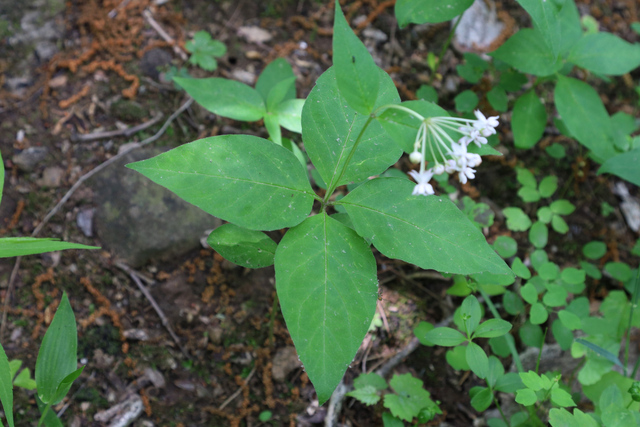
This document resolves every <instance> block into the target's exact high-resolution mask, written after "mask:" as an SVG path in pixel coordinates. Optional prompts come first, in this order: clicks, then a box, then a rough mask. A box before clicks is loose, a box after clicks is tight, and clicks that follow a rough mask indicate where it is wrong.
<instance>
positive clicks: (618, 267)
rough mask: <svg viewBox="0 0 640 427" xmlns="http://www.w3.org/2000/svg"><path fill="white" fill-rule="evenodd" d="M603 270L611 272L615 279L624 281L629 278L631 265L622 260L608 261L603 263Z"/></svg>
mask: <svg viewBox="0 0 640 427" xmlns="http://www.w3.org/2000/svg"><path fill="white" fill-rule="evenodd" d="M604 271H606V272H607V273H609V274H611V277H613V278H614V279H615V280H619V281H621V282H626V281H627V280H629V279H631V267H629V265H628V264H625V263H624V262H608V263H606V264H605V265H604Z"/></svg>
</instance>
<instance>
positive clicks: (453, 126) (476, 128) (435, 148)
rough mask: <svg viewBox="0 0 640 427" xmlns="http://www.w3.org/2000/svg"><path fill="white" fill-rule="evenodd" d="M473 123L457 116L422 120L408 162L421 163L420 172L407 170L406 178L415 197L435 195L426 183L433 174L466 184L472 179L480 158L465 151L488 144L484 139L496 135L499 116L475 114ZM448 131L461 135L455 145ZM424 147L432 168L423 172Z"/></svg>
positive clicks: (478, 112) (477, 112) (480, 160)
mask: <svg viewBox="0 0 640 427" xmlns="http://www.w3.org/2000/svg"><path fill="white" fill-rule="evenodd" d="M474 114H475V116H476V120H470V119H462V118H457V117H430V118H428V119H423V121H422V124H421V125H420V128H419V129H418V134H417V135H416V142H415V144H414V149H413V152H412V153H411V155H410V156H409V159H410V160H411V161H412V162H413V163H420V172H417V171H410V172H409V175H410V176H411V177H412V178H413V179H414V180H415V181H416V183H417V185H416V186H415V188H414V189H413V193H412V194H414V195H416V194H419V195H424V196H426V195H428V194H435V193H434V191H433V187H432V186H431V184H429V181H431V178H433V175H440V174H442V173H444V172H446V173H448V174H452V173H454V172H457V173H458V179H460V182H461V183H463V184H465V183H466V182H467V180H469V179H473V178H475V172H476V171H475V169H473V168H475V167H476V166H478V165H480V163H482V158H480V155H478V154H475V153H469V152H467V147H468V145H469V144H471V143H472V142H473V143H474V144H476V145H477V146H478V147H480V146H482V145H483V144H486V143H487V137H488V136H491V135H493V134H495V133H496V129H495V128H496V126H498V116H493V117H489V118H487V117H485V116H484V114H482V113H481V112H480V111H478V110H476V111H474ZM446 130H450V131H453V132H456V133H458V134H460V135H462V136H461V138H460V139H459V140H458V142H455V141H454V140H453V139H452V138H451V136H450V135H449V134H448V133H447V132H446ZM427 146H428V148H429V151H430V153H431V157H432V158H433V161H434V165H433V167H431V168H429V169H425V154H426V150H427Z"/></svg>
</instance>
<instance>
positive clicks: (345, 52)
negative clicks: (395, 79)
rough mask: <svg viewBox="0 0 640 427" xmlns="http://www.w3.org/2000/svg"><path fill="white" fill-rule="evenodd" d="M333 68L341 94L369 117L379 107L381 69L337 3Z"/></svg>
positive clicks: (351, 104)
mask: <svg viewBox="0 0 640 427" xmlns="http://www.w3.org/2000/svg"><path fill="white" fill-rule="evenodd" d="M333 65H334V67H333V68H334V70H335V74H336V80H337V84H338V89H339V90H340V94H341V95H342V97H344V99H345V101H346V102H347V103H348V104H349V106H350V107H351V108H353V109H354V110H356V111H357V112H358V113H360V114H364V115H367V114H370V113H371V112H372V111H373V109H374V107H375V105H376V104H377V103H378V102H377V100H378V90H379V87H380V82H379V80H380V69H379V68H378V66H377V65H376V63H375V62H374V61H373V58H372V57H371V54H370V53H369V51H368V50H367V48H366V47H365V46H364V44H363V43H362V41H361V40H360V39H359V38H358V36H356V35H355V33H354V32H353V30H352V29H351V27H350V26H349V23H348V22H347V20H346V19H345V17H344V14H343V13H342V9H341V7H340V3H338V1H337V0H336V2H335V14H334V22H333Z"/></svg>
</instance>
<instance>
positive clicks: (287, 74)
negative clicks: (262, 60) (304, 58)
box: [256, 58, 296, 103]
mask: <svg viewBox="0 0 640 427" xmlns="http://www.w3.org/2000/svg"><path fill="white" fill-rule="evenodd" d="M291 77H294V78H295V75H294V74H293V70H292V69H291V65H289V63H288V62H287V60H286V59H284V58H278V59H276V60H274V61H272V62H270V63H269V65H267V66H266V67H265V69H264V70H263V71H262V73H261V74H260V77H258V81H257V82H256V91H257V92H258V93H259V94H260V96H261V97H262V99H263V100H264V102H265V103H266V102H267V99H268V97H269V92H271V89H272V88H274V87H275V86H276V85H277V84H278V83H280V82H281V81H283V80H287V79H290V78H291ZM295 97H296V87H295V85H291V86H290V87H289V88H288V91H287V92H286V95H285V97H284V100H288V99H293V98H295Z"/></svg>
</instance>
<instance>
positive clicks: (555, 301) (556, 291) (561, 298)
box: [542, 284, 569, 307]
mask: <svg viewBox="0 0 640 427" xmlns="http://www.w3.org/2000/svg"><path fill="white" fill-rule="evenodd" d="M547 289H548V291H547V292H546V293H545V294H544V296H543V297H542V302H544V305H546V306H547V307H561V306H564V305H566V303H567V297H568V296H569V294H568V293H567V291H566V289H565V288H563V287H562V286H560V285H556V284H549V285H547Z"/></svg>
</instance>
